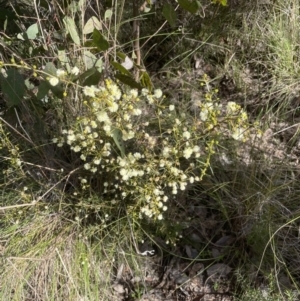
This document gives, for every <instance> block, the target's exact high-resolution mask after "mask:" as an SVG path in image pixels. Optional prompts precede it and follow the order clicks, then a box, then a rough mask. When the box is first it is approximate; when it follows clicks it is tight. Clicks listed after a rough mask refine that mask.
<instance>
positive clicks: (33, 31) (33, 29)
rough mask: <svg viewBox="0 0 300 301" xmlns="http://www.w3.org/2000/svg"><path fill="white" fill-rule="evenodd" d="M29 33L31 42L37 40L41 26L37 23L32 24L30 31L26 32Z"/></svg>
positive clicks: (28, 36)
mask: <svg viewBox="0 0 300 301" xmlns="http://www.w3.org/2000/svg"><path fill="white" fill-rule="evenodd" d="M26 33H27V38H28V39H29V40H34V39H36V38H37V36H38V34H39V26H38V24H37V23H35V24H32V25H30V26H29V27H28V29H27V30H26Z"/></svg>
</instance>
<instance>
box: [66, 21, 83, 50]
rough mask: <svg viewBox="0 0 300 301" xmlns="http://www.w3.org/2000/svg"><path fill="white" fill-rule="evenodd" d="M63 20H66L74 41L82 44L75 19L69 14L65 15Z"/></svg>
mask: <svg viewBox="0 0 300 301" xmlns="http://www.w3.org/2000/svg"><path fill="white" fill-rule="evenodd" d="M63 21H64V24H65V29H66V31H67V33H69V34H70V36H71V38H72V40H73V42H74V43H75V44H76V45H78V46H79V45H80V38H79V35H78V32H77V27H76V25H75V21H74V19H72V18H70V17H68V16H65V17H64V18H63Z"/></svg>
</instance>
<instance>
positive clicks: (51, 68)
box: [44, 62, 56, 76]
mask: <svg viewBox="0 0 300 301" xmlns="http://www.w3.org/2000/svg"><path fill="white" fill-rule="evenodd" d="M44 71H45V72H46V73H47V74H49V75H52V76H56V67H55V65H54V64H53V63H51V62H49V63H47V64H46V66H45V69H44Z"/></svg>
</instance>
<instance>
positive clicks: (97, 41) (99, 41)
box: [93, 28, 109, 51]
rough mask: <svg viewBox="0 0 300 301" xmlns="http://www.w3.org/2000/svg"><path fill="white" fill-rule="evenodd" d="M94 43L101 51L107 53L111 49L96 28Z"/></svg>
mask: <svg viewBox="0 0 300 301" xmlns="http://www.w3.org/2000/svg"><path fill="white" fill-rule="evenodd" d="M93 43H94V45H95V46H96V47H97V48H98V50H100V51H106V50H107V49H108V48H109V43H108V42H107V40H106V39H105V38H104V37H103V35H102V34H101V33H100V31H99V30H97V29H96V28H95V29H94V31H93Z"/></svg>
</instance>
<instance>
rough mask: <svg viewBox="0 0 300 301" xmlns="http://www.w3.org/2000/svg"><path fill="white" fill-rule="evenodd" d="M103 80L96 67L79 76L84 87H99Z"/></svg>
mask: <svg viewBox="0 0 300 301" xmlns="http://www.w3.org/2000/svg"><path fill="white" fill-rule="evenodd" d="M101 78H102V75H101V73H100V72H99V71H98V70H97V69H96V68H95V67H93V68H91V69H89V70H87V71H85V72H83V73H82V74H81V75H80V76H79V81H80V82H81V85H82V86H92V85H98V83H99V81H100V80H101Z"/></svg>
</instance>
